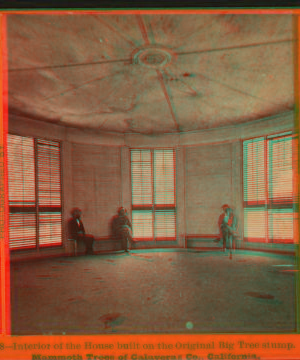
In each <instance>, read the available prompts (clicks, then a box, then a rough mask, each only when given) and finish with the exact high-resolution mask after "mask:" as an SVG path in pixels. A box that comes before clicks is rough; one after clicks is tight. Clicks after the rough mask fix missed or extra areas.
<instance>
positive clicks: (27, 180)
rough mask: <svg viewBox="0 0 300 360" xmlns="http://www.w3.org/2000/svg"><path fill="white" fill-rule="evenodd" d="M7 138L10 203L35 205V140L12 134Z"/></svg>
mask: <svg viewBox="0 0 300 360" xmlns="http://www.w3.org/2000/svg"><path fill="white" fill-rule="evenodd" d="M7 140H8V141H7V165H8V197H9V205H21V206H22V205H27V206H28V205H34V204H35V168H34V140H33V139H32V138H28V137H23V136H17V135H10V134H9V135H8V138H7Z"/></svg>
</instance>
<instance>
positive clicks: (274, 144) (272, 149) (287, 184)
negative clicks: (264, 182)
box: [268, 136, 293, 207]
mask: <svg viewBox="0 0 300 360" xmlns="http://www.w3.org/2000/svg"><path fill="white" fill-rule="evenodd" d="M268 154H269V156H268V166H269V198H270V200H271V201H272V203H289V204H290V205H291V207H292V199H293V163H292V160H293V159H292V137H291V136H289V137H282V138H279V139H272V140H269V141H268Z"/></svg>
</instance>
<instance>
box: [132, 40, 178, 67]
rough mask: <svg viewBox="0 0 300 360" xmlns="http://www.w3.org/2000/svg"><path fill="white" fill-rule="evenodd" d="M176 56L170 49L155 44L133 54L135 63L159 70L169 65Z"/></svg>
mask: <svg viewBox="0 0 300 360" xmlns="http://www.w3.org/2000/svg"><path fill="white" fill-rule="evenodd" d="M174 58H175V54H174V53H173V52H172V51H171V50H170V49H168V48H164V47H160V46H155V45H153V46H147V47H143V48H140V49H138V50H136V51H135V52H134V53H133V55H132V60H133V64H138V65H142V66H145V67H147V68H151V69H158V70H159V69H163V68H165V67H167V66H169V65H170V63H171V62H172V60H174Z"/></svg>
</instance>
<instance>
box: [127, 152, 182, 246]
mask: <svg viewBox="0 0 300 360" xmlns="http://www.w3.org/2000/svg"><path fill="white" fill-rule="evenodd" d="M131 184H132V227H133V238H134V240H175V239H176V204H175V198H176V196H175V152H174V150H172V149H162V150H148V149H147V150H145V149H141V150H135V149H133V150H131Z"/></svg>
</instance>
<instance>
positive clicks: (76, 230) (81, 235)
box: [69, 208, 94, 255]
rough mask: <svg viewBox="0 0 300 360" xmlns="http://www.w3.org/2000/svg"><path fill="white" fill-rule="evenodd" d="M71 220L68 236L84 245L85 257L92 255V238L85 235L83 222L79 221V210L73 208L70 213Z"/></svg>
mask: <svg viewBox="0 0 300 360" xmlns="http://www.w3.org/2000/svg"><path fill="white" fill-rule="evenodd" d="M71 215H72V218H71V219H70V220H69V236H70V237H71V238H72V239H74V240H76V241H78V242H79V241H82V242H84V243H85V248H86V255H93V254H94V251H93V243H94V236H93V235H88V234H86V233H85V229H84V226H83V222H82V221H81V218H80V217H81V210H80V209H79V208H74V209H72V211H71Z"/></svg>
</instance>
